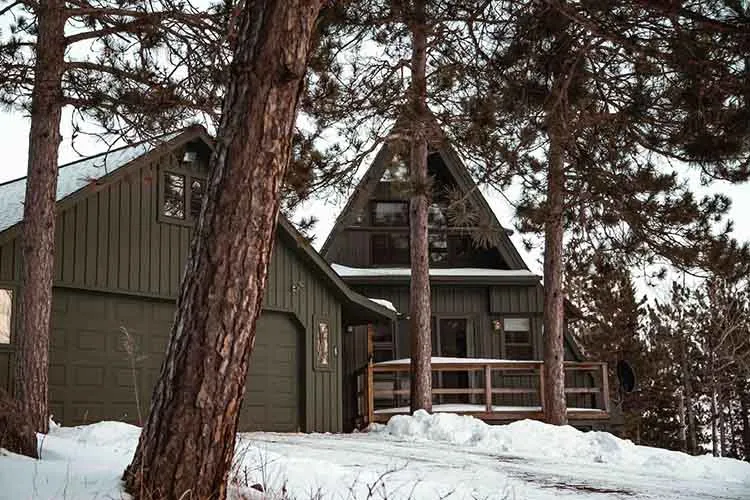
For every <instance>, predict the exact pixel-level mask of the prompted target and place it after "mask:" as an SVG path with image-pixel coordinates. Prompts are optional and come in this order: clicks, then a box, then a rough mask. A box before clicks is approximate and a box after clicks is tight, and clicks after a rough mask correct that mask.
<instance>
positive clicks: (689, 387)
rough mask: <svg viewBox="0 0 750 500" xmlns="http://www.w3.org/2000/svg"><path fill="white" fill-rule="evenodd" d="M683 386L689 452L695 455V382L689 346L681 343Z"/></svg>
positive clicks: (696, 438)
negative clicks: (691, 371)
mask: <svg viewBox="0 0 750 500" xmlns="http://www.w3.org/2000/svg"><path fill="white" fill-rule="evenodd" d="M680 351H681V356H680V357H681V369H682V370H681V371H682V386H683V389H684V391H683V392H684V394H685V412H686V414H687V452H688V453H690V454H691V455H695V454H696V452H697V449H698V436H697V429H696V426H695V408H694V407H693V382H692V374H691V373H690V367H689V365H688V354H687V345H686V343H685V340H684V339H682V340H681V341H680Z"/></svg>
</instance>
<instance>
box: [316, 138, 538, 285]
mask: <svg viewBox="0 0 750 500" xmlns="http://www.w3.org/2000/svg"><path fill="white" fill-rule="evenodd" d="M434 153H437V154H439V155H440V157H441V159H442V160H443V163H444V164H445V166H446V168H447V169H448V172H449V173H450V174H451V176H452V177H453V179H454V180H455V182H456V185H457V187H458V189H459V190H461V192H463V193H465V195H466V197H467V199H468V200H469V201H470V202H471V203H472V204H473V206H475V207H476V208H477V210H479V212H480V214H481V216H483V217H485V218H486V219H487V220H488V221H489V223H490V227H491V228H492V229H495V230H496V232H497V234H498V235H499V236H498V240H497V245H496V248H497V250H498V252H500V255H501V256H502V257H503V259H505V262H506V263H507V264H508V266H510V268H511V269H526V270H528V267H527V266H526V262H524V260H523V258H522V257H521V254H520V253H519V252H518V249H516V247H515V245H514V244H513V242H512V241H511V240H510V237H509V236H508V231H507V230H506V229H505V228H503V226H502V225H501V224H500V221H498V219H497V216H495V212H494V211H493V210H492V208H491V207H490V205H489V204H488V203H487V200H486V199H485V198H484V196H483V195H482V193H481V192H480V191H479V188H478V186H477V184H476V183H475V182H474V179H473V178H472V177H471V174H470V173H469V171H468V169H467V168H466V165H464V163H463V162H462V161H461V159H460V158H459V156H458V154H457V153H456V151H455V150H454V149H453V147H452V146H451V145H450V143H449V142H448V141H447V139H445V138H443V140H441V141H440V147H438V148H436V150H434ZM391 157H392V153H391V151H390V150H389V147H388V144H387V143H386V144H384V145H383V146H382V147H381V148H380V150H379V151H378V153H377V155H376V156H375V159H374V160H373V162H372V165H371V166H370V168H369V169H368V170H367V172H365V174H364V175H363V176H362V178H361V179H360V181H359V183H358V184H357V187H356V188H355V189H354V193H353V194H352V195H351V196H350V197H349V199H348V200H347V202H346V205H345V206H344V209H343V210H342V211H341V212H340V213H339V216H338V217H337V218H336V222H335V223H334V225H333V228H332V229H331V231H330V233H328V237H327V238H326V241H325V243H324V244H323V247H322V248H321V250H320V253H321V255H323V256H326V255H327V254H328V251H329V250H330V249H331V246H332V245H333V242H334V241H335V239H336V237H337V236H338V235H339V234H340V233H341V232H342V231H343V230H344V229H345V228H346V226H347V223H348V219H347V218H348V217H349V214H350V212H351V211H352V210H353V209H354V208H356V207H357V205H358V204H359V203H361V202H362V201H363V200H364V201H366V200H367V199H369V197H370V196H371V195H372V194H373V192H374V189H375V187H376V185H377V183H378V182H380V179H381V178H382V176H383V174H384V173H385V171H386V169H387V167H388V162H389V160H390V159H391Z"/></svg>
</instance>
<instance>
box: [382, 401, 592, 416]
mask: <svg viewBox="0 0 750 500" xmlns="http://www.w3.org/2000/svg"><path fill="white" fill-rule="evenodd" d="M569 409H570V410H576V409H577V408H569ZM432 411H433V412H434V413H455V412H458V413H470V412H475V413H480V412H484V411H487V407H486V406H485V405H472V404H466V403H455V404H442V405H432ZM492 411H497V412H501V411H506V412H524V411H527V412H535V411H542V407H541V406H493V407H492ZM596 411H600V410H596ZM375 413H376V414H381V415H386V414H389V413H409V407H408V406H400V407H398V408H383V409H381V410H375Z"/></svg>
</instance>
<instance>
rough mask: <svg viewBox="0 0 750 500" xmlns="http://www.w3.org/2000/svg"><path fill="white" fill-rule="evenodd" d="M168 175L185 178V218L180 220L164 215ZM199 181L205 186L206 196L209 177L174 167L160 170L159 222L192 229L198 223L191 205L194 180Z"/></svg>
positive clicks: (158, 190)
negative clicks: (165, 188) (192, 212)
mask: <svg viewBox="0 0 750 500" xmlns="http://www.w3.org/2000/svg"><path fill="white" fill-rule="evenodd" d="M167 174H173V175H180V176H182V177H184V178H185V193H184V195H183V201H184V202H185V217H184V218H182V219H180V218H177V217H170V216H168V215H165V214H164V202H165V196H164V184H165V182H166V177H167ZM194 179H196V180H199V181H201V182H203V184H204V185H205V190H204V195H205V194H206V193H207V191H208V177H207V176H206V175H204V174H201V173H198V172H196V171H194V170H190V169H187V168H180V167H174V166H165V167H161V168H160V169H159V178H158V181H157V182H156V191H157V202H158V206H157V220H158V221H159V222H163V223H167V224H175V225H179V226H188V227H192V226H194V225H195V224H196V223H197V222H198V218H197V217H193V216H192V214H191V203H192V196H193V193H192V189H191V184H192V182H193V180H194Z"/></svg>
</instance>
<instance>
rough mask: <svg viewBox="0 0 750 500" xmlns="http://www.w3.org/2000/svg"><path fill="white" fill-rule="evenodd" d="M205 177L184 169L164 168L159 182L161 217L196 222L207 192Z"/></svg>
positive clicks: (182, 221) (166, 219)
mask: <svg viewBox="0 0 750 500" xmlns="http://www.w3.org/2000/svg"><path fill="white" fill-rule="evenodd" d="M206 188H207V182H206V179H205V177H203V176H201V175H197V172H191V171H188V170H184V169H175V170H163V171H162V174H161V177H160V182H159V200H160V205H159V207H160V208H159V219H160V220H161V221H162V222H172V223H184V224H194V223H195V222H196V221H197V220H198V216H199V215H200V212H201V206H202V204H203V198H204V197H205V194H206Z"/></svg>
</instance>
